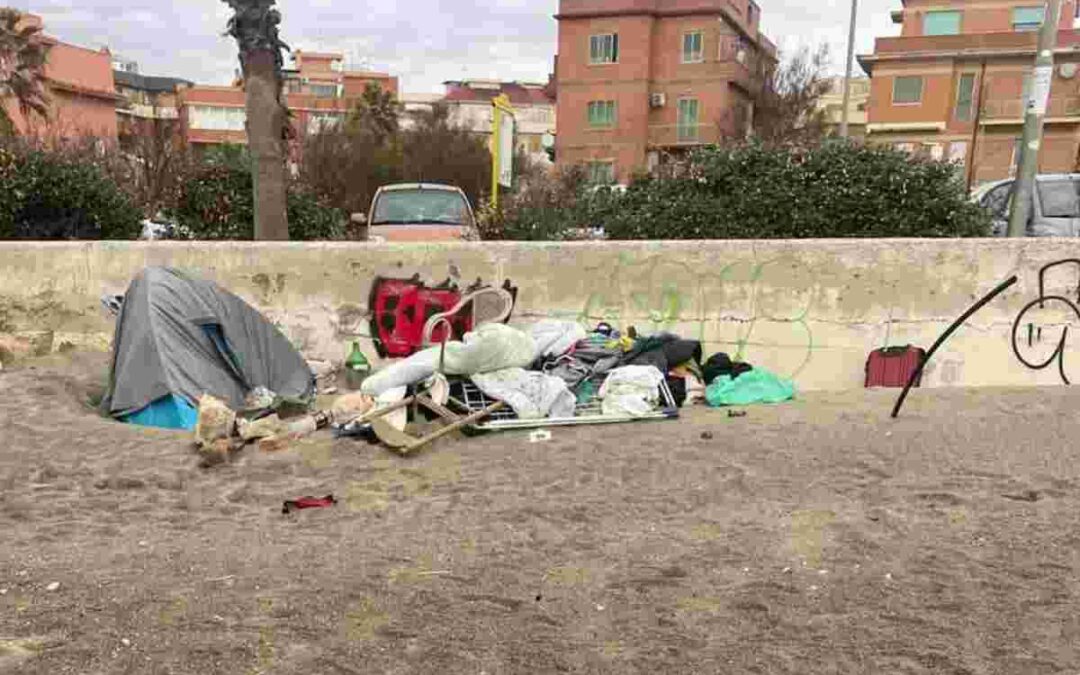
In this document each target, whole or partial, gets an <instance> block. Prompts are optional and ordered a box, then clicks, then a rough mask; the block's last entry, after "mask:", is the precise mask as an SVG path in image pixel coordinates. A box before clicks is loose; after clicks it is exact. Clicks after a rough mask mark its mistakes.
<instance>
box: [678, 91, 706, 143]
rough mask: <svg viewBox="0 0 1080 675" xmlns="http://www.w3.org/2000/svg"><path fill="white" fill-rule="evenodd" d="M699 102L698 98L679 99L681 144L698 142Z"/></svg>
mask: <svg viewBox="0 0 1080 675" xmlns="http://www.w3.org/2000/svg"><path fill="white" fill-rule="evenodd" d="M699 112H700V111H699V106H698V100H697V99H696V98H680V99H679V123H678V125H676V126H677V127H678V134H679V142H680V143H684V142H689V141H697V140H698V113H699Z"/></svg>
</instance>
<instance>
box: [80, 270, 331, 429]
mask: <svg viewBox="0 0 1080 675" xmlns="http://www.w3.org/2000/svg"><path fill="white" fill-rule="evenodd" d="M258 389H266V390H269V391H271V392H274V394H276V395H277V397H278V398H279V399H282V400H288V401H301V402H309V401H311V400H312V399H313V398H314V395H315V377H314V375H313V374H312V372H311V369H310V368H309V367H308V365H307V362H306V361H304V358H303V357H302V356H301V355H300V354H299V352H297V351H296V349H295V348H294V347H293V346H292V344H291V343H290V342H289V340H288V338H286V337H285V336H284V335H283V334H282V333H281V331H279V330H278V329H277V328H276V327H275V326H274V325H273V324H271V323H270V322H269V321H267V320H266V318H265V317H264V316H263V315H262V314H260V313H259V312H258V310H256V309H255V308H253V307H251V306H250V305H248V304H247V303H246V302H244V301H243V300H241V299H240V298H238V297H237V296H235V295H233V294H232V293H230V292H228V291H226V290H224V289H223V288H221V287H220V286H218V285H217V284H215V283H213V282H211V281H205V280H202V279H197V278H194V277H192V276H189V275H187V274H185V273H184V272H181V271H179V270H176V269H171V268H164V267H152V268H147V269H146V270H144V271H143V272H142V273H141V274H139V276H137V277H136V278H135V279H134V281H132V283H131V286H130V287H129V288H128V291H127V293H126V294H125V295H124V300H123V304H122V305H121V307H120V312H119V315H118V316H117V319H116V335H115V337H114V339H113V356H112V366H111V369H110V374H109V391H108V393H107V394H106V396H105V398H104V400H103V401H102V404H101V405H102V409H103V410H104V412H105V413H106V414H108V415H110V416H111V417H114V418H116V419H119V420H121V421H124V422H129V423H132V424H138V425H142V426H150V427H159V428H165V429H194V428H195V422H196V417H197V414H196V412H197V411H196V407H197V405H198V404H197V401H198V399H199V397H201V396H202V395H204V394H209V395H211V396H214V397H216V398H218V399H221V400H222V401H224V402H225V403H226V404H227V405H228V406H229V407H231V408H233V409H234V410H240V409H242V408H243V407H244V405H245V399H246V398H247V396H248V394H249V393H250V392H252V391H254V390H258Z"/></svg>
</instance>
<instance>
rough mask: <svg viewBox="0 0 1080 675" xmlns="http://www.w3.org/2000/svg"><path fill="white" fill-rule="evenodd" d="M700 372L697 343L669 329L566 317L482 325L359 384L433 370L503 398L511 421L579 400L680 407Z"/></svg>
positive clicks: (645, 410) (369, 387)
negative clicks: (626, 330) (626, 329)
mask: <svg viewBox="0 0 1080 675" xmlns="http://www.w3.org/2000/svg"><path fill="white" fill-rule="evenodd" d="M700 371H701V344H700V343H699V342H697V341H693V340H682V339H680V338H679V337H677V336H675V335H670V334H660V335H653V336H648V337H638V336H637V335H636V333H634V332H633V331H631V333H630V334H628V335H626V336H624V335H622V334H620V333H619V331H617V330H615V329H614V328H612V327H611V326H610V325H607V324H601V325H600V326H597V328H596V329H595V330H593V331H591V332H586V331H585V329H583V328H582V327H581V326H580V325H579V324H577V323H575V322H568V321H541V322H539V323H536V324H533V325H531V326H528V327H526V328H524V329H518V328H515V327H512V326H507V325H504V324H484V325H482V326H480V327H479V328H477V329H476V330H475V331H473V332H470V333H468V334H466V335H465V336H464V339H463V340H462V341H461V342H447V343H445V345H440V346H436V347H432V348H429V349H426V350H424V351H421V352H418V353H416V354H414V355H412V356H410V357H409V358H407V359H404V360H402V361H398V362H396V363H393V364H392V365H390V366H389V367H387V368H385V369H383V370H381V371H379V372H377V373H376V374H374V375H372V376H371V377H369V378H368V379H367V380H365V381H364V384H363V387H362V391H363V392H364V393H365V394H368V395H370V396H375V397H377V396H380V395H382V394H384V393H385V392H387V391H390V390H392V389H395V388H400V387H405V386H410V385H415V384H417V383H420V382H423V381H425V380H426V379H427V378H429V377H431V375H432V374H434V373H436V372H440V373H443V374H445V375H447V376H450V377H452V378H457V379H458V380H461V379H465V380H468V381H469V382H471V384H472V385H474V386H475V387H476V388H477V389H479V390H480V391H481V392H482V393H483V394H484V395H485V396H487V397H489V398H491V399H494V400H498V401H503V402H504V403H506V405H508V406H509V407H510V408H511V409H512V410H513V412H514V415H515V416H516V418H517V419H518V420H541V419H549V420H550V419H567V418H574V417H580V416H582V415H583V413H582V411H583V410H584V409H585V408H587V407H588V409H589V410H592V411H596V412H592V413H589V414H597V415H600V416H603V417H607V418H614V417H619V418H640V417H646V416H649V415H652V414H655V413H657V412H658V411H664V410H667V409H670V408H673V407H678V406H681V405H682V403H683V401H685V399H686V387H685V379H684V378H685V377H686V374H687V373H689V372H695V373H700ZM665 391H666V392H667V395H666V396H665V395H664V394H665ZM589 406H591V407H589ZM671 412H673V411H671Z"/></svg>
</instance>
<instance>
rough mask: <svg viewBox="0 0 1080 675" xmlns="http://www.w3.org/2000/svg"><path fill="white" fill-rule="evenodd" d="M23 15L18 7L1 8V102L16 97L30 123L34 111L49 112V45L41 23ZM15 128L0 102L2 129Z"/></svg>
mask: <svg viewBox="0 0 1080 675" xmlns="http://www.w3.org/2000/svg"><path fill="white" fill-rule="evenodd" d="M24 18H25V15H24V14H23V13H22V12H20V11H19V10H17V9H12V8H10V7H3V8H0V99H2V100H0V103H3V101H6V100H11V99H14V100H15V104H16V106H18V109H19V112H20V113H21V114H22V116H23V119H24V120H26V121H27V123H29V121H30V117H31V115H33V114H36V115H38V116H40V117H41V118H42V119H47V118H48V116H49V107H48V99H47V98H46V95H45V89H44V82H45V61H46V60H47V58H48V54H49V45H48V44H47V43H46V42H45V41H44V40H43V39H42V35H41V26H40V25H36V24H32V23H28V22H25V21H24ZM15 131H16V129H15V123H14V121H13V120H12V119H11V116H10V115H9V114H8V112H7V109H6V108H4V106H3V105H0V133H4V134H6V135H9V136H10V135H13V134H14V133H15Z"/></svg>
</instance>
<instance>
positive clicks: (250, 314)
mask: <svg viewBox="0 0 1080 675" xmlns="http://www.w3.org/2000/svg"><path fill="white" fill-rule="evenodd" d="M388 284H389V282H385V280H384V283H383V284H382V286H380V288H383V291H384V292H383V294H382V295H380V296H379V298H380V302H382V304H381V305H380V307H381V310H380V311H381V312H382V319H381V320H380V322H379V323H380V325H383V328H384V329H385V331H384V332H386V331H391V332H386V334H381V333H380V335H379V336H377V337H376V345H377V346H378V345H379V344H381V342H380V341H382V342H387V341H389V342H392V343H393V344H392V345H391V346H394V345H396V347H395V349H397V348H398V347H400V350H399V351H400V353H401V354H402V355H406V358H400V359H396V360H391V361H388V362H387V363H386V365H385V367H383V368H381V369H379V370H376V371H374V372H372V370H371V366H370V363H369V362H368V360H367V358H366V357H365V356H364V354H363V353H362V352H361V350H360V347H359V345H358V344H357V343H353V345H352V351H351V353H350V354H349V355H348V358H347V359H346V361H345V363H344V368H345V374H346V375H347V377H346V382H347V388H348V389H349V390H351V391H350V393H348V394H346V395H344V396H340V397H339V398H337V400H336V401H335V402H334V403H333V405H332V406H331V407H330V408H329V409H326V410H319V411H316V412H312V410H313V409H314V407H315V406H314V404H315V401H316V396H317V395H318V394H320V393H321V394H336V393H337V385H338V382H339V378H338V377H337V376H338V370H337V369H336V368H335V366H334V364H331V363H328V362H308V361H305V360H304V359H303V357H302V356H301V355H300V354H299V353H298V352H297V351H296V350H295V349H294V348H293V346H292V345H291V344H290V342H289V341H288V339H287V338H286V337H285V336H284V335H283V334H282V333H281V332H280V331H279V330H278V329H277V327H275V326H274V325H273V324H271V323H270V322H269V321H267V320H266V318H265V317H264V316H262V315H261V314H260V313H259V312H258V311H257V310H255V309H254V308H252V307H251V306H249V305H247V304H246V303H245V302H244V301H243V300H241V299H240V298H238V297H236V296H235V295H233V294H231V293H229V292H228V291H225V290H224V289H222V288H220V287H218V286H217V285H216V284H214V283H212V282H209V281H204V280H200V279H196V278H193V277H190V276H188V275H187V274H185V273H183V272H181V271H178V270H174V269H168V268H149V269H147V270H145V271H144V272H143V273H142V274H140V275H139V276H138V277H136V279H135V280H134V281H133V282H132V284H131V286H130V288H129V289H128V291H127V293H126V294H125V295H124V296H110V297H109V302H108V303H107V309H108V310H109V311H110V312H111V313H115V314H116V317H117V319H116V321H117V327H116V338H115V340H114V347H113V363H112V369H111V372H110V386H109V391H108V394H107V395H106V397H105V399H104V401H103V403H102V406H103V409H104V411H105V412H106V413H107V414H109V415H111V416H113V417H115V418H117V419H119V420H121V421H124V422H128V423H132V424H140V425H146V426H157V427H164V428H174V429H187V430H190V431H192V432H193V433H194V435H195V439H196V442H197V444H198V446H199V448H200V450H201V451H202V452H203V454H204V456H205V457H206V460H207V463H209V464H213V463H217V462H220V461H224V460H225V459H226V458H228V457H229V455H230V454H231V453H234V452H236V451H237V450H238V449H239V448H242V447H244V446H245V445H248V444H258V446H259V447H260V448H262V449H263V450H267V451H270V450H278V449H282V448H284V447H287V446H288V444H289V443H290V442H291V441H292V440H294V439H297V438H299V437H302V436H305V435H308V434H311V433H314V432H316V431H319V430H322V429H327V428H329V429H331V430H333V432H334V433H335V435H337V436H352V437H362V438H366V439H367V440H369V441H371V442H378V443H382V444H384V445H386V446H388V447H390V448H392V449H395V450H397V451H399V452H401V453H403V454H407V453H410V452H414V451H416V450H418V449H420V448H422V447H424V446H425V445H427V444H428V443H430V442H432V441H434V440H435V439H437V438H440V437H442V436H445V435H446V434H448V433H452V432H455V431H458V430H461V431H465V432H489V431H499V430H506V429H534V430H535V429H541V428H546V427H554V426H569V425H579V424H611V423H622V422H636V421H642V420H664V419H666V420H672V419H677V418H678V417H679V411H680V408H682V407H683V406H685V405H686V404H687V403H688V402H690V403H693V402H698V401H701V402H705V403H707V404H708V405H710V406H741V405H748V404H751V403H762V402H765V403H777V402H781V401H786V400H789V399H791V398H793V397H794V396H795V389H794V386H793V385H792V384H791V383H790V382H787V381H784V380H782V379H781V378H778V377H776V376H775V375H773V374H772V373H769V372H768V371H766V370H764V369H760V368H755V367H753V366H751V365H749V364H746V363H741V362H738V361H737V360H732V359H731V358H729V357H728V355H726V354H723V353H719V354H714V355H712V356H711V357H709V358H708V359H703V352H702V344H701V342H700V341H698V340H692V339H684V338H682V337H680V336H678V335H675V334H672V333H668V332H660V333H656V334H650V335H640V334H638V332H637V331H636V330H635V329H634V328H633V327H630V328H628V329H627V330H626V331H625V332H623V331H620V330H618V329H617V328H615V327H614V326H612V325H610V324H608V323H601V324H599V325H597V326H596V327H594V328H592V329H591V330H586V329H585V328H584V327H582V326H581V325H580V324H579V323H578V322H574V321H557V320H543V321H539V322H536V323H534V324H532V325H528V326H517V327H515V326H510V325H508V324H507V323H506V321H507V319H508V317H509V314H510V311H511V309H512V307H513V303H514V301H515V300H516V297H517V289H516V288H513V287H511V286H510V285H509V284H508V283H507V284H504V286H503V287H502V288H494V287H487V286H482V285H479V282H478V287H477V289H475V290H473V291H472V294H471V295H469V294H466V295H463V296H459V295H454V293H456V290H455V289H453V288H448V289H444V288H441V287H436V288H434V289H428V288H427V287H426V286H423V285H422V284H420V283H419V282H418V281H416V280H410V281H409V282H408V283H404V282H402V283H398V284H397V285H396V286H395V285H393V284H389V285H388ZM399 286H400V288H399ZM384 287H385V288H384ZM391 291H394V292H393V293H391ZM395 293H396V295H395ZM439 294H443V295H446V297H443V296H442V295H439ZM414 295H415V296H416V297H415V298H413V304H408V303H406V305H407V306H405V307H404V309H402V304H401V303H403V302H405V300H403V298H404V299H406V300H407V299H408V298H412V297H413V296H414ZM383 296H385V297H383ZM429 296H430V297H429ZM431 297H435V298H436V299H437V300H438V303H436V304H434V305H431V302H430V300H431ZM481 297H487V298H488V299H495V300H500V299H501V300H502V301H503V302H502V307H501V309H499V310H498V311H495V312H492V313H491V318H490V319H489V320H487V321H486V322H485V321H482V320H478V319H479V315H478V314H477V313H476V308H477V301H478V299H480V298H481ZM424 303H427V304H424ZM448 306H449V309H447V307H448ZM441 310H446V311H441ZM459 313H468V314H469V316H470V317H471V319H470V321H468V322H462V321H460V320H458V316H457V315H458V314H459ZM397 314H400V315H401V316H400V317H399V316H397ZM387 317H390V318H393V319H394V320H393V321H390V320H389V319H388V318H387ZM395 317H396V318H395ZM419 317H427V318H426V320H425V321H424V323H423V325H422V326H421V325H420V324H418V323H417V320H416V319H418V318H419ZM455 321H457V322H456V323H455ZM439 322H444V326H449V327H450V328H453V329H454V330H450V329H447V330H441V332H440V331H437V330H434V328H437V327H438V326H439V325H440V324H439ZM417 326H420V328H417ZM406 328H408V331H405V329H406ZM466 328H467V330H465V329H466ZM393 331H397V332H393ZM403 331H405V332H403ZM417 340H420V343H417ZM389 342H387V344H389ZM399 343H400V344H399ZM424 344H430V345H431V346H428V347H427V348H422V346H423V345H424ZM388 349H389V347H387V346H386V344H383V347H382V348H380V349H379V351H380V354H383V353H384V352H385V351H387V350H388ZM410 422H412V423H414V424H413V427H410V426H409V424H410ZM427 423H434V424H436V425H438V428H437V429H436V430H435V431H430V432H428V433H427V434H426V435H425V434H424V433H419V434H418V433H417V429H416V427H417V426H418V425H419V426H424V425H426V424H427ZM421 431H422V430H421Z"/></svg>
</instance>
